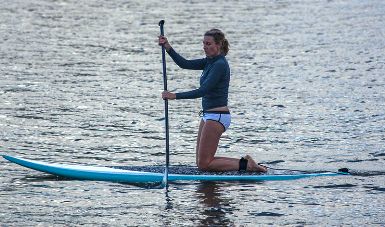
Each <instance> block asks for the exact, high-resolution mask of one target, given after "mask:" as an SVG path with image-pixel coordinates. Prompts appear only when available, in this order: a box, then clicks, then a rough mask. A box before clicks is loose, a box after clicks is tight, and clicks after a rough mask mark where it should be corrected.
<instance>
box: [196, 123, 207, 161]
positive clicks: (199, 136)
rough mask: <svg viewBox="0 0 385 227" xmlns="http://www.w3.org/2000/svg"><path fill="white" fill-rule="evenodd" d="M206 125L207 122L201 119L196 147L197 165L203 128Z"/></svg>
mask: <svg viewBox="0 0 385 227" xmlns="http://www.w3.org/2000/svg"><path fill="white" fill-rule="evenodd" d="M204 125H205V122H204V121H203V120H202V119H201V122H200V123H199V130H198V137H197V144H196V147H195V158H196V165H197V166H198V157H199V143H200V140H201V134H202V128H203V126H204Z"/></svg>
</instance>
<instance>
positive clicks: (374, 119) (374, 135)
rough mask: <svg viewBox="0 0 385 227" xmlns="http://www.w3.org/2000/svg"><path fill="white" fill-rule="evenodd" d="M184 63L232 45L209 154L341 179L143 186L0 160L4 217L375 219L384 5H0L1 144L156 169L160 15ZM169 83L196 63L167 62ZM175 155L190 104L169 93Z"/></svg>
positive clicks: (164, 221)
mask: <svg viewBox="0 0 385 227" xmlns="http://www.w3.org/2000/svg"><path fill="white" fill-rule="evenodd" d="M160 19H165V21H166V24H165V32H166V35H167V37H168V38H169V40H170V42H171V44H172V45H173V46H174V48H175V49H176V50H177V51H178V52H180V53H181V54H182V55H184V56H185V57H187V58H195V57H202V56H204V53H203V50H202V44H201V41H202V38H203V37H202V34H203V33H204V32H205V31H206V30H208V29H211V28H213V27H217V28H220V29H222V30H223V31H224V32H225V33H226V35H227V38H228V39H229V41H230V45H231V49H230V53H229V55H228V60H229V63H230V65H231V69H232V81H231V89H230V92H231V93H230V103H229V106H230V108H231V111H232V113H233V124H232V126H231V127H230V129H229V130H228V131H227V132H226V133H225V134H224V136H223V138H222V140H221V144H220V147H219V150H218V154H219V155H224V156H229V157H241V156H242V155H245V154H251V155H252V156H253V157H254V158H255V159H256V160H258V161H260V162H264V163H268V164H269V165H270V166H271V167H273V168H289V169H300V170H306V171H314V172H315V171H335V170H337V169H338V168H341V167H347V168H350V169H351V172H352V173H353V174H352V176H342V177H324V178H312V179H303V180H296V181H277V182H269V181H267V182H259V183H255V182H246V183H226V182H215V183H203V182H179V183H172V184H171V185H170V187H169V192H168V193H167V194H166V192H165V190H164V189H156V188H152V187H148V186H146V185H129V184H119V183H111V182H90V181H76V180H62V179H56V178H55V177H52V176H50V175H47V174H43V173H39V172H36V171H33V170H29V169H26V168H23V167H20V166H17V165H15V164H12V163H9V162H7V161H5V160H4V159H1V160H0V165H1V167H0V168H1V169H0V204H1V205H0V206H1V207H0V223H1V224H0V225H1V226H36V225H41V226H77V225H86V226H122V225H127V226H138V225H139V226H181V225H186V226H258V225H260V226H266V225H273V226H283V225H289V226H384V225H385V207H384V201H385V200H384V199H385V196H384V191H385V178H384V175H385V168H384V166H385V165H384V164H385V148H384V147H385V146H384V143H385V114H384V110H385V89H384V88H385V77H384V74H385V58H384V51H385V39H384V35H385V26H384V24H385V3H384V1H382V0H368V1H361V0H352V1H347V0H346V1H342V0H341V1H332V0H328V1H327V0H319V1H318V0H317V1H305V0H299V1H288V0H280V1H267V0H266V1H251V0H250V1H247V0H239V1H213V2H211V1H198V0H197V1H195V0H194V1H176V0H173V1H166V2H162V1H150V0H149V1H140V0H137V1H124V0H114V1H101V0H90V1H85V0H83V1H73V0H56V1H55V0H45V1H43V0H35V1H23V0H2V1H1V6H0V34H1V35H0V70H1V74H0V75H1V81H0V133H1V135H0V153H2V154H9V155H16V156H21V157H25V158H30V159H35V160H42V161H46V162H59V163H67V164H73V163H77V164H90V165H101V166H106V165H108V166H132V165H135V166H151V165H162V164H164V160H165V157H164V153H165V140H164V114H163V107H164V105H163V100H162V99H161V98H160V93H161V91H162V89H163V82H162V67H161V53H160V47H159V46H157V43H156V40H157V36H158V34H159V27H158V22H159V20H160ZM167 70H168V71H167V72H168V79H169V81H168V83H169V84H168V86H169V88H170V90H172V91H184V90H188V89H191V88H194V87H195V86H196V85H197V84H198V77H199V74H200V73H199V72H195V71H188V70H181V69H179V68H178V67H177V66H176V65H175V64H173V63H172V61H171V59H170V58H168V57H167ZM169 108H170V113H169V115H170V141H171V145H170V146H171V158H170V160H171V164H172V165H193V164H194V161H195V156H194V155H195V151H194V147H195V134H196V131H197V126H198V123H199V118H198V116H197V113H198V112H199V110H200V100H184V101H171V102H170V107H169Z"/></svg>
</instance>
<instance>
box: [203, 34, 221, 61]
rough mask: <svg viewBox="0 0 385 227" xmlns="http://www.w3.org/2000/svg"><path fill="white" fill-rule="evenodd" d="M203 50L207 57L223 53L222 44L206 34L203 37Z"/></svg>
mask: <svg viewBox="0 0 385 227" xmlns="http://www.w3.org/2000/svg"><path fill="white" fill-rule="evenodd" d="M203 50H204V51H205V54H206V56H207V57H215V56H217V55H219V54H220V53H221V46H220V45H219V44H216V43H215V41H214V37H212V36H205V37H204V38H203Z"/></svg>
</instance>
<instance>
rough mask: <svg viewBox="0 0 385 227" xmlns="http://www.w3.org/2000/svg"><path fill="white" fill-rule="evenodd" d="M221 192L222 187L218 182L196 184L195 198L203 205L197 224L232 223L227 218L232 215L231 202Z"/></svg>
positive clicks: (215, 224) (224, 224) (225, 224)
mask: <svg viewBox="0 0 385 227" xmlns="http://www.w3.org/2000/svg"><path fill="white" fill-rule="evenodd" d="M222 193H223V189H221V188H220V185H219V183H215V182H205V183H201V184H199V185H198V188H197V191H196V194H197V199H198V200H199V201H200V202H201V203H202V204H203V205H204V206H203V207H204V208H203V211H202V212H201V215H202V216H201V219H200V220H199V222H200V225H199V226H218V225H223V226H233V225H234V222H233V221H232V220H230V219H229V218H228V217H229V216H232V215H233V214H232V210H233V209H232V207H231V204H232V203H233V202H232V201H231V199H229V198H224V197H223V196H222Z"/></svg>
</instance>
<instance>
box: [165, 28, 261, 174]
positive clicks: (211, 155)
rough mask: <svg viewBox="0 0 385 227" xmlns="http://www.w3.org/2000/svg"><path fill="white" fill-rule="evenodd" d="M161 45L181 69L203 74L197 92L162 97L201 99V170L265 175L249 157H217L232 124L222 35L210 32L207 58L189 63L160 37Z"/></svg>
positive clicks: (225, 45) (198, 160)
mask: <svg viewBox="0 0 385 227" xmlns="http://www.w3.org/2000/svg"><path fill="white" fill-rule="evenodd" d="M159 45H163V46H164V48H165V49H166V51H167V53H168V54H169V55H170V56H171V58H172V59H173V60H174V62H175V63H176V64H177V65H178V66H179V67H181V68H183V69H192V70H203V72H202V75H201V77H200V87H199V88H198V89H195V90H192V91H187V92H181V93H172V92H169V91H164V92H163V93H162V98H163V99H169V100H173V99H195V98H202V107H203V115H202V119H201V122H200V125H199V131H198V138H197V144H196V163H197V166H198V168H199V169H201V170H205V171H234V170H246V171H252V172H266V168H265V167H263V166H261V165H258V164H257V163H256V162H255V161H254V160H253V159H252V158H251V157H250V156H249V155H246V156H245V157H244V158H241V159H236V158H227V157H217V156H215V153H216V151H217V147H218V143H219V139H220V137H221V135H222V133H223V132H224V131H226V129H227V128H228V127H229V126H230V121H231V116H230V111H229V108H228V107H227V100H228V90H229V82H230V67H229V64H228V62H227V60H226V58H225V56H226V54H227V52H228V50H229V43H228V41H227V39H226V38H225V35H224V34H223V32H222V31H220V30H218V29H211V30H209V31H207V32H206V33H205V34H204V39H203V49H204V51H205V54H206V58H202V59H195V60H186V59H185V58H183V57H182V56H180V55H179V54H178V53H176V52H175V50H174V49H173V48H172V47H171V45H170V44H169V42H168V41H167V38H166V37H164V36H160V37H159Z"/></svg>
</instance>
